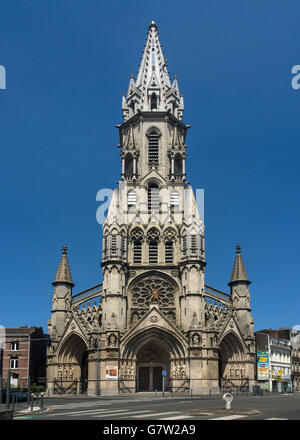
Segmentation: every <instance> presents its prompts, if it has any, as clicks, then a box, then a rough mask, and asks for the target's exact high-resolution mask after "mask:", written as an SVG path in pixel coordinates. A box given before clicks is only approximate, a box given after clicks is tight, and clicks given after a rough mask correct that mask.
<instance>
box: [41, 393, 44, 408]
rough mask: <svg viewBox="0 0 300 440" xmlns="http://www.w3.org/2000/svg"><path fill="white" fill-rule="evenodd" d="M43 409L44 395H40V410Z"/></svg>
mask: <svg viewBox="0 0 300 440" xmlns="http://www.w3.org/2000/svg"><path fill="white" fill-rule="evenodd" d="M43 408H44V393H41V409H43Z"/></svg>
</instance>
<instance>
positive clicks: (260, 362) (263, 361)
mask: <svg viewBox="0 0 300 440" xmlns="http://www.w3.org/2000/svg"><path fill="white" fill-rule="evenodd" d="M257 379H258V380H268V379H269V353H268V352H267V351H259V352H258V353H257Z"/></svg>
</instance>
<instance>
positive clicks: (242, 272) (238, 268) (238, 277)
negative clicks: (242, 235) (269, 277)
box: [228, 244, 251, 286]
mask: <svg viewBox="0 0 300 440" xmlns="http://www.w3.org/2000/svg"><path fill="white" fill-rule="evenodd" d="M240 281H242V282H245V283H246V284H250V283H251V281H249V280H248V276H247V272H246V269H245V266H244V262H243V259H242V255H241V245H240V244H238V245H237V246H236V256H235V262H234V266H233V271H232V275H231V280H230V282H229V283H228V285H229V286H232V285H233V284H236V283H239V282H240Z"/></svg>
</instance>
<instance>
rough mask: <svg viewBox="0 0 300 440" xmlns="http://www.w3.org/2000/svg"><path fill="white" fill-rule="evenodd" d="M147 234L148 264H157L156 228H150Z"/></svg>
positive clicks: (157, 237)
mask: <svg viewBox="0 0 300 440" xmlns="http://www.w3.org/2000/svg"><path fill="white" fill-rule="evenodd" d="M147 236H148V243H149V264H157V263H158V240H159V232H158V230H157V229H156V228H151V229H150V230H149V231H148V234H147Z"/></svg>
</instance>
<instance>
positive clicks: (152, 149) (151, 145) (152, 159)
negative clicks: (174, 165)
mask: <svg viewBox="0 0 300 440" xmlns="http://www.w3.org/2000/svg"><path fill="white" fill-rule="evenodd" d="M158 144H159V134H158V133H151V134H149V135H148V163H149V167H150V168H152V167H154V168H157V167H158V160H159V157H158V156H159V154H158V151H159V150H158Z"/></svg>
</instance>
